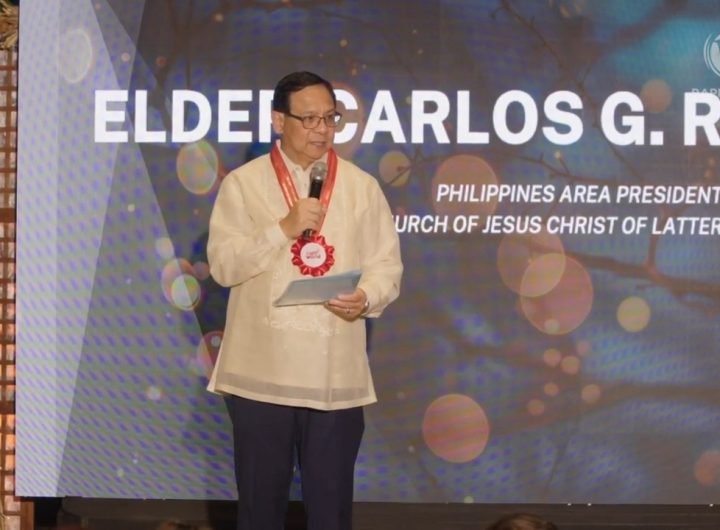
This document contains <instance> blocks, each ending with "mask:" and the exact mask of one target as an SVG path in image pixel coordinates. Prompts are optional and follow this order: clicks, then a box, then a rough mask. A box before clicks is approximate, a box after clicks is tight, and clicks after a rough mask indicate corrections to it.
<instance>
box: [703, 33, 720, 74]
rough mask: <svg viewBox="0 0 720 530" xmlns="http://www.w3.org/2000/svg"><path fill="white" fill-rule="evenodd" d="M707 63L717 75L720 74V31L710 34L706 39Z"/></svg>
mask: <svg viewBox="0 0 720 530" xmlns="http://www.w3.org/2000/svg"><path fill="white" fill-rule="evenodd" d="M704 56H705V64H706V65H707V67H708V68H710V70H712V71H713V73H714V74H715V75H718V76H720V33H719V34H717V35H714V36H713V35H710V36H709V37H708V38H707V40H706V41H705V49H704Z"/></svg>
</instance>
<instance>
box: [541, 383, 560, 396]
mask: <svg viewBox="0 0 720 530" xmlns="http://www.w3.org/2000/svg"><path fill="white" fill-rule="evenodd" d="M543 392H545V395H547V396H551V397H554V396H557V395H558V394H560V387H559V386H558V385H557V383H545V385H543Z"/></svg>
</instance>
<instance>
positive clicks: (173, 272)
mask: <svg viewBox="0 0 720 530" xmlns="http://www.w3.org/2000/svg"><path fill="white" fill-rule="evenodd" d="M194 272H195V270H194V269H193V267H192V265H190V262H188V260H186V259H184V258H180V259H171V260H170V261H168V262H167V263H166V264H165V266H164V267H163V270H162V272H161V273H160V285H161V287H162V292H163V295H164V296H165V300H167V301H168V302H170V303H171V304H173V305H175V301H174V300H173V295H172V286H173V283H174V282H175V280H176V279H177V278H178V277H179V276H180V275H182V274H189V275H192V274H194Z"/></svg>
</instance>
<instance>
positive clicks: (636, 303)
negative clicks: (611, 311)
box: [617, 296, 650, 333]
mask: <svg viewBox="0 0 720 530" xmlns="http://www.w3.org/2000/svg"><path fill="white" fill-rule="evenodd" d="M617 320H618V323H619V324H620V326H622V328H623V329H624V330H625V331H629V332H631V333H637V332H638V331H642V330H644V329H645V328H646V327H647V325H648V323H649V322H650V306H649V305H648V303H647V302H646V301H645V299H643V298H640V297H639V296H629V297H627V298H626V299H625V300H623V301H622V302H621V303H620V305H619V306H618V309H617Z"/></svg>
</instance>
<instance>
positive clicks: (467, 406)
mask: <svg viewBox="0 0 720 530" xmlns="http://www.w3.org/2000/svg"><path fill="white" fill-rule="evenodd" d="M422 434H423V439H424V440H425V444H426V445H427V446H428V448H429V449H430V450H431V451H432V452H433V453H434V454H435V455H436V456H438V457H439V458H442V459H443V460H445V461H447V462H452V463H465V462H470V461H471V460H474V459H475V458H477V457H478V456H479V455H480V454H482V452H483V451H484V450H485V447H486V445H487V442H488V439H489V437H490V423H489V421H488V418H487V416H486V414H485V411H484V410H483V409H482V407H481V406H480V405H478V403H477V402H476V401H475V400H474V399H472V398H471V397H469V396H465V395H462V394H447V395H445V396H442V397H439V398H438V399H436V400H435V401H433V402H432V403H431V404H430V406H429V407H428V408H427V410H426V411H425V415H424V417H423V422H422Z"/></svg>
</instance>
